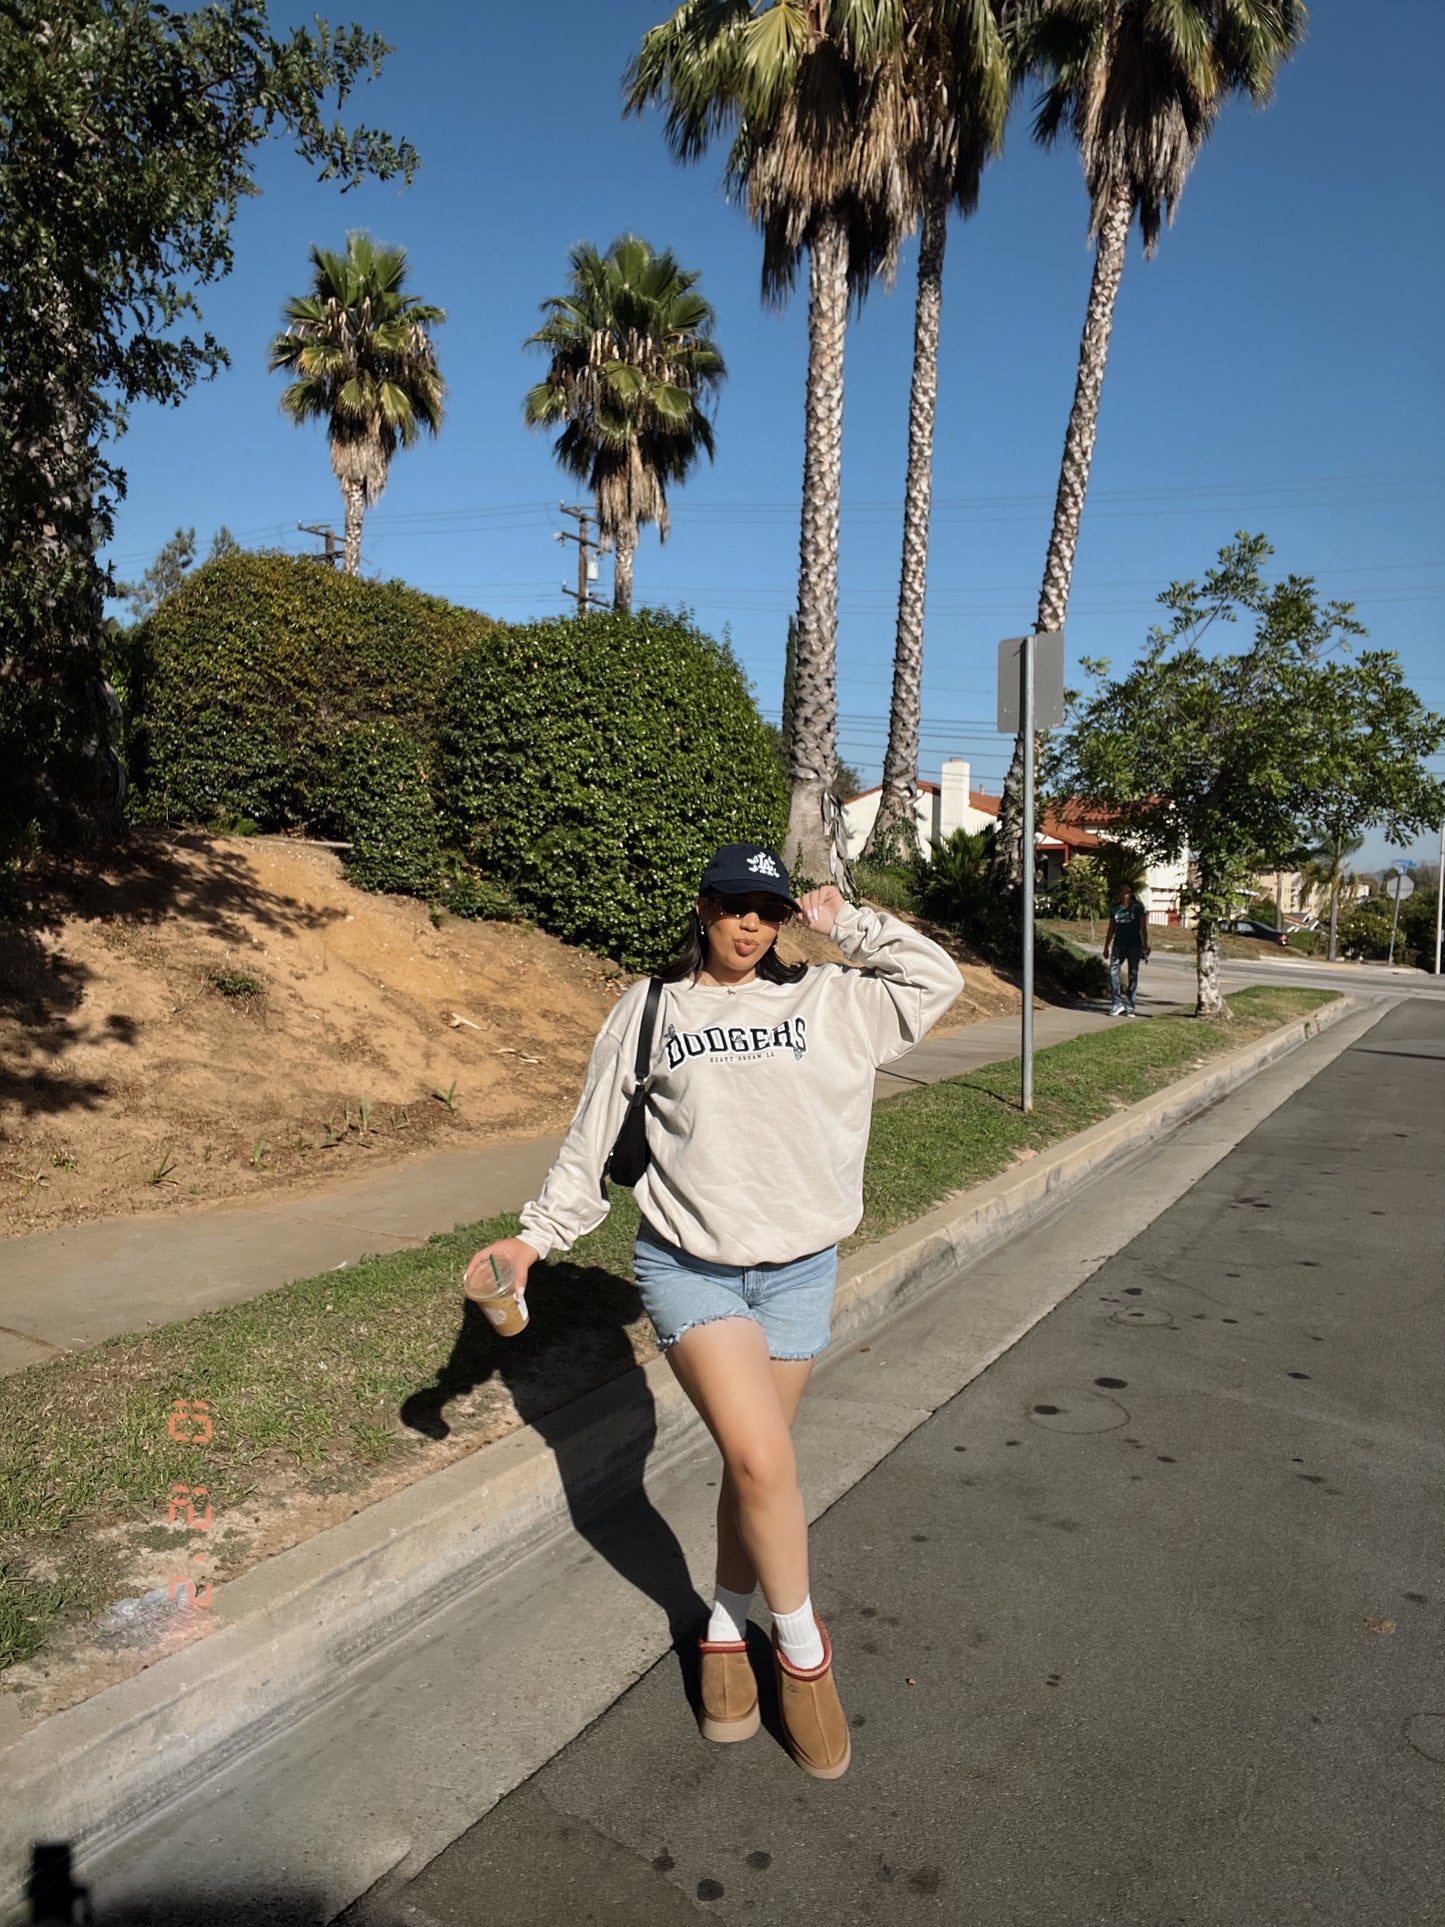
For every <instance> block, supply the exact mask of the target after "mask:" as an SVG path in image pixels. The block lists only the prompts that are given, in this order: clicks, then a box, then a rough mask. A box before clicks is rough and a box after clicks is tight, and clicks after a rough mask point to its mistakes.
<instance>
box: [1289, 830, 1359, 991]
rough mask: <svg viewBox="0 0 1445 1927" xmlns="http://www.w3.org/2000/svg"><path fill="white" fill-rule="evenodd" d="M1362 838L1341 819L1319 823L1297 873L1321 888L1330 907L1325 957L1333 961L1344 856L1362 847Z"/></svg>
mask: <svg viewBox="0 0 1445 1927" xmlns="http://www.w3.org/2000/svg"><path fill="white" fill-rule="evenodd" d="M1364 841H1365V839H1364V838H1363V837H1362V836H1356V835H1354V834H1352V832H1351V830H1350V829H1349V828H1348V827H1347V826H1346V824H1344V823H1343V822H1337V823H1324V824H1322V825H1321V826H1320V828H1319V832H1318V836H1317V839H1316V841H1315V842H1313V843H1312V844H1310V846H1309V847H1308V849H1307V850H1306V852H1305V853H1304V859H1303V861H1302V862H1301V864H1300V874H1301V876H1302V877H1303V878H1304V880H1305V882H1306V883H1307V884H1310V885H1311V886H1313V887H1315V888H1318V889H1322V890H1324V892H1325V893H1326V896H1327V898H1328V900H1329V906H1330V937H1329V951H1328V960H1329V962H1330V963H1333V962H1334V961H1335V939H1336V936H1337V934H1338V931H1339V922H1340V891H1341V890H1342V889H1343V887H1344V881H1345V876H1346V873H1347V870H1348V867H1349V866H1348V864H1347V862H1346V858H1348V857H1352V856H1354V855H1355V854H1356V853H1357V852H1358V851H1359V850H1360V849H1362V848H1363V847H1364Z"/></svg>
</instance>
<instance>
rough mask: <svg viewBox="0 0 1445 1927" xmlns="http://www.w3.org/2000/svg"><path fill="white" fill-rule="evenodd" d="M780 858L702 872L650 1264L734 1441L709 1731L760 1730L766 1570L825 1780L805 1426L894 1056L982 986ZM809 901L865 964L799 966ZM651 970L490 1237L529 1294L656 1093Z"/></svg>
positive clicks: (650, 1302) (587, 1214)
mask: <svg viewBox="0 0 1445 1927" xmlns="http://www.w3.org/2000/svg"><path fill="white" fill-rule="evenodd" d="M788 892H789V885H788V873H787V871H786V870H785V869H784V868H783V865H782V863H781V862H780V861H779V859H778V858H777V857H776V856H775V855H774V854H773V853H772V852H771V851H769V850H765V849H762V848H760V847H759V846H758V845H756V844H751V843H733V844H729V845H727V846H726V847H725V848H724V849H721V850H719V851H718V853H717V855H716V856H715V857H714V858H713V859H712V861H711V862H710V863H709V864H708V866H707V868H706V869H705V870H704V872H703V875H702V880H701V882H700V884H699V888H698V896H697V901H696V905H695V908H694V914H693V916H692V917H691V918H690V920H689V927H688V930H687V933H686V937H685V940H684V942H683V944H682V947H681V949H680V951H679V953H678V955H677V956H676V957H675V958H674V959H673V960H672V962H671V963H670V964H668V965H667V966H666V967H665V968H664V969H663V970H661V971H660V972H659V973H658V975H659V977H660V978H661V981H662V984H663V989H662V993H661V1007H660V1009H659V1010H658V1012H657V1028H656V1032H655V1035H654V1044H653V1049H652V1053H651V1070H650V1075H649V1076H648V1077H647V1078H646V1080H645V1081H646V1085H647V1137H648V1145H649V1148H650V1151H651V1162H650V1164H649V1165H648V1168H647V1170H646V1171H645V1172H644V1173H643V1174H642V1176H641V1177H640V1178H639V1179H638V1181H637V1183H636V1185H635V1187H634V1189H635V1192H636V1197H637V1202H638V1205H639V1207H640V1209H641V1213H642V1224H641V1227H640V1229H639V1231H638V1235H637V1244H636V1249H635V1253H634V1267H635V1272H636V1277H637V1284H638V1287H639V1289H640V1291H641V1293H642V1300H643V1304H644V1306H645V1307H646V1310H647V1313H648V1316H649V1318H650V1319H651V1320H652V1324H653V1327H654V1329H655V1330H656V1333H657V1340H658V1344H659V1346H660V1347H661V1348H662V1350H663V1352H664V1354H665V1355H666V1358H667V1360H668V1363H669V1364H670V1365H671V1367H672V1369H673V1371H674V1372H675V1373H676V1375H677V1378H678V1380H679V1382H680V1383H681V1385H682V1388H683V1390H684V1391H685V1392H686V1394H687V1396H688V1398H689V1399H690V1400H691V1401H692V1403H693V1405H694V1406H695V1407H696V1408H697V1410H698V1412H699V1414H700V1415H701V1417H702V1419H703V1422H704V1423H705V1424H706V1426H707V1428H708V1430H709V1431H710V1432H711V1433H712V1436H713V1438H714V1440H715V1441H716V1442H717V1446H718V1449H719V1451H720V1452H721V1453H722V1459H723V1476H722V1480H721V1483H720V1486H719V1492H718V1522H717V1523H718V1548H717V1593H716V1604H715V1606H714V1608H713V1613H712V1618H711V1620H710V1621H709V1623H708V1626H707V1630H706V1632H705V1633H704V1635H703V1637H702V1640H701V1642H700V1644H701V1654H702V1715H701V1725H702V1731H703V1733H704V1734H705V1735H706V1737H707V1738H709V1739H713V1740H724V1741H727V1740H744V1739H747V1738H748V1737H749V1736H750V1735H752V1734H753V1733H755V1732H756V1731H757V1729H758V1723H759V1722H758V1697H757V1683H756V1681H755V1679H754V1677H753V1673H752V1668H751V1664H750V1662H749V1660H748V1656H747V1646H746V1639H745V1633H746V1624H747V1616H748V1609H749V1606H750V1604H751V1601H752V1596H753V1592H754V1589H755V1588H756V1587H757V1585H758V1584H759V1583H761V1585H762V1590H763V1597H764V1598H765V1600H766V1601H767V1604H768V1607H769V1610H770V1612H771V1614H772V1620H773V1650H774V1657H775V1664H776V1669H777V1675H778V1700H779V1706H780V1710H781V1715H782V1721H783V1728H784V1733H785V1737H786V1739H787V1743H788V1748H789V1751H790V1752H791V1753H792V1756H793V1758H794V1759H795V1760H796V1761H797V1763H798V1765H799V1766H801V1767H802V1768H803V1770H804V1771H805V1772H807V1773H811V1774H813V1775H815V1776H816V1777H817V1778H820V1779H837V1778H838V1777H839V1776H840V1775H841V1774H842V1773H844V1772H845V1771H846V1770H847V1767H848V1762H849V1759H850V1757H851V1743H850V1739H849V1732H848V1723H847V1720H846V1719H845V1718H844V1715H843V1709H842V1706H841V1705H840V1703H839V1699H838V1692H837V1687H836V1685H835V1683H834V1680H833V1671H832V1650H831V1646H830V1643H829V1640H828V1635H827V1632H826V1631H825V1629H824V1627H823V1622H822V1621H821V1619H819V1618H818V1616H817V1614H816V1613H815V1612H814V1610H813V1604H812V1596H811V1591H810V1587H809V1579H808V1531H807V1516H806V1513H805V1511H804V1506H803V1495H802V1493H801V1491H800V1490H799V1486H798V1472H797V1462H796V1459H795V1457H794V1452H793V1442H792V1437H791V1433H792V1426H793V1421H794V1419H795V1417H796V1416H797V1411H798V1406H799V1403H800V1402H801V1400H802V1396H803V1392H804V1390H805V1388H806V1386H807V1383H808V1378H809V1375H810V1373H811V1372H812V1369H813V1361H814V1359H815V1358H816V1357H817V1356H818V1354H819V1353H820V1352H821V1351H822V1350H823V1349H824V1347H825V1346H826V1345H827V1343H828V1338H829V1331H830V1324H829V1321H830V1317H831V1313H832V1305H833V1291H834V1286H835V1283H836V1281H837V1273H838V1250H837V1247H838V1242H839V1240H840V1239H842V1238H845V1237H847V1235H848V1234H849V1232H851V1231H853V1230H854V1229H856V1227H857V1225H858V1222H859V1220H860V1218H861V1217H862V1215H863V1158H864V1153H865V1151H866V1149H867V1145H868V1131H869V1125H870V1122H871V1119H872V1106H873V1081H874V1072H875V1071H876V1069H877V1068H878V1066H879V1065H880V1064H885V1063H887V1062H888V1061H889V1060H890V1059H891V1058H894V1057H898V1056H901V1055H902V1053H903V1052H904V1051H907V1050H910V1049H912V1047H913V1046H914V1045H915V1044H917V1043H918V1042H919V1040H920V1039H921V1038H922V1037H923V1036H924V1034H925V1033H926V1032H927V1031H928V1030H929V1029H930V1028H931V1027H932V1026H933V1024H935V1023H936V1022H937V1020H938V1019H939V1018H940V1017H941V1016H942V1015H943V1013H944V1011H945V1010H947V1008H948V1006H949V1005H950V1004H951V1003H952V1002H953V1000H954V998H955V997H956V996H957V995H958V992H959V989H960V986H961V984H962V981H963V980H962V977H961V976H960V973H959V971H958V968H957V966H956V965H955V964H954V962H953V960H952V959H951V958H950V957H949V956H948V955H947V953H946V952H945V951H943V950H941V949H940V948H939V946H938V945H937V944H935V943H931V942H930V941H929V940H928V939H927V938H926V937H922V936H920V935H919V934H918V932H917V931H915V930H913V929H912V928H911V927H910V926H909V925H908V924H905V923H903V922H901V921H900V920H899V919H898V918H896V917H890V916H885V915H882V914H880V913H878V912H876V911H873V910H869V909H865V908H863V907H861V906H859V905H856V904H850V903H847V902H846V901H845V900H844V898H843V897H842V896H841V895H840V893H839V892H838V891H837V890H835V889H833V888H831V887H828V888H825V889H821V890H810V891H808V892H807V894H806V895H805V896H803V897H802V898H801V899H799V900H798V901H796V902H795V901H794V899H793V898H792V897H791V896H790V895H789V893H788ZM794 916H797V917H799V918H800V919H801V920H802V921H803V922H804V923H805V924H806V925H807V927H808V928H810V929H812V930H816V931H818V932H819V933H820V934H821V935H823V936H831V937H832V939H833V941H834V942H835V943H836V944H837V945H838V947H839V949H840V950H841V951H842V952H843V954H844V956H845V957H846V958H847V959H848V960H849V962H850V963H852V964H856V965H859V966H861V968H857V969H849V968H846V967H845V966H843V965H838V964H822V965H814V966H809V965H807V964H801V963H799V964H787V963H784V962H783V961H782V959H781V958H780V957H779V956H778V955H777V952H776V949H775V945H776V942H777V935H778V931H779V930H780V929H781V928H782V927H783V925H784V924H786V923H787V922H789V921H790V919H791V918H792V917H794ZM647 991H648V984H647V982H646V981H643V982H639V983H637V984H634V985H633V986H632V988H631V989H630V990H628V991H627V992H626V993H625V994H624V995H623V996H622V997H621V998H620V999H619V1000H618V1003H617V1005H616V1008H615V1009H614V1010H613V1012H612V1014H611V1016H610V1017H609V1018H608V1020H607V1022H606V1023H605V1024H604V1025H603V1027H602V1032H601V1034H600V1036H599V1037H598V1039H597V1043H596V1046H595V1048H594V1049H593V1053H592V1060H591V1063H590V1065H589V1067H588V1071H587V1080H586V1084H585V1087H584V1089H583V1092H582V1100H581V1103H580V1104H579V1105H578V1107H577V1113H576V1116H575V1117H574V1118H573V1120H572V1125H571V1128H570V1129H569V1131H568V1133H567V1137H566V1140H565V1141H564V1143H563V1145H562V1149H561V1151H560V1152H559V1154H558V1157H557V1162H556V1163H555V1164H554V1165H553V1167H552V1169H551V1171H550V1173H549V1174H548V1176H547V1180H546V1182H545V1184H544V1185H543V1187H542V1192H541V1195H540V1197H539V1198H537V1199H536V1201H535V1202H533V1203H531V1204H529V1205H527V1206H526V1207H525V1208H524V1209H523V1211H522V1226H521V1235H520V1236H519V1237H516V1238H504V1239H502V1240H501V1241H500V1242H499V1243H497V1244H494V1245H489V1246H488V1247H487V1248H486V1250H485V1251H480V1252H478V1253H477V1254H476V1256H475V1257H474V1258H473V1259H472V1261H471V1263H470V1265H469V1266H468V1268H467V1281H468V1289H469V1290H470V1289H471V1286H472V1281H473V1278H474V1277H475V1276H476V1274H477V1271H478V1269H479V1267H480V1268H485V1261H486V1259H487V1258H488V1257H489V1256H490V1255H495V1256H497V1257H498V1258H501V1257H506V1258H508V1259H509V1260H510V1261H511V1264H512V1266H513V1268H514V1271H515V1274H516V1279H517V1289H518V1291H519V1292H520V1291H522V1290H524V1289H525V1286H526V1279H527V1271H528V1269H529V1267H530V1266H531V1265H532V1264H534V1263H535V1262H536V1260H537V1259H538V1258H539V1257H543V1258H545V1257H546V1256H547V1255H548V1253H549V1252H553V1251H565V1250H567V1249H568V1248H569V1247H570V1246H571V1245H572V1244H573V1243H574V1242H575V1241H576V1240H577V1239H578V1238H580V1237H581V1236H583V1234H584V1233H586V1232H588V1231H591V1230H593V1229H594V1228H595V1227H596V1226H597V1225H599V1224H600V1223H601V1222H602V1220H603V1218H604V1217H605V1216H606V1215H607V1209H608V1206H607V1199H606V1193H605V1189H604V1187H603V1184H602V1173H603V1169H604V1167H605V1165H606V1163H607V1159H608V1156H609V1154H610V1152H611V1149H612V1146H613V1142H614V1140H615V1139H616V1136H617V1132H618V1129H619V1127H620V1125H621V1123H622V1119H623V1116H624V1114H625V1112H626V1110H627V1106H628V1101H629V1099H630V1098H631V1096H632V1093H633V1091H634V1090H635V1089H636V1087H637V1081H638V1080H637V1074H636V1069H635V1065H636V1059H637V1046H638V1038H639V1032H640V1030H641V1026H642V1019H643V1006H644V1003H645V1001H646V997H647Z"/></svg>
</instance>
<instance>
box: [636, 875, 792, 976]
mask: <svg viewBox="0 0 1445 1927" xmlns="http://www.w3.org/2000/svg"><path fill="white" fill-rule="evenodd" d="M717 894H718V893H717V891H716V890H708V891H706V892H705V895H706V896H707V897H708V898H710V899H712V900H713V901H716V900H717ZM706 962H707V935H706V932H705V931H704V930H703V927H702V918H701V917H700V916H699V915H698V914H697V912H696V910H693V911H690V912H689V913H688V919H687V923H686V924H685V925H684V927H683V932H682V940H681V942H680V943H679V944H678V947H677V950H676V952H675V953H674V955H673V956H672V957H670V958H669V959H668V961H667V962H666V963H665V964H664V965H663V966H662V968H661V970H656V971H654V972H653V975H654V976H655V977H660V978H661V979H662V981H663V982H664V983H665V984H679V983H682V982H684V981H685V980H686V979H688V978H691V977H695V976H696V975H697V973H698V971H699V970H701V969H702V967H703V965H704V964H705V963H706ZM757 970H758V975H759V976H760V977H761V978H762V979H763V981H764V983H769V984H795V983H797V982H798V980H799V979H800V978H802V977H806V976H807V974H808V966H807V965H806V964H805V963H795V964H790V963H784V962H783V960H782V958H781V957H780V956H779V955H778V945H777V939H776V938H774V940H773V941H772V943H770V944H769V945H768V947H767V949H766V950H765V951H764V952H763V954H762V956H761V957H759V958H758V964H757Z"/></svg>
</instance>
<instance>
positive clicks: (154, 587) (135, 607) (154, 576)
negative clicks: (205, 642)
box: [115, 529, 196, 622]
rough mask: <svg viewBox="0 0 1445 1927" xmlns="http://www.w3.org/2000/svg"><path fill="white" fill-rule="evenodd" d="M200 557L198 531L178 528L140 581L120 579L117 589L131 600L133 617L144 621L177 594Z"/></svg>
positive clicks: (125, 597)
mask: <svg viewBox="0 0 1445 1927" xmlns="http://www.w3.org/2000/svg"><path fill="white" fill-rule="evenodd" d="M195 559H196V531H195V530H194V529H177V530H176V532H175V534H174V535H173V536H172V537H171V539H170V541H169V542H167V543H166V544H165V545H164V546H163V547H162V549H161V552H160V554H159V555H158V556H157V557H156V559H155V561H154V562H152V563H151V565H150V567H149V568H148V569H147V570H146V572H145V574H144V575H143V576H142V577H141V578H140V580H139V582H117V583H116V585H115V592H116V594H117V595H118V596H120V597H122V598H123V599H124V600H125V601H126V602H128V603H129V604H130V613H131V620H132V621H133V622H144V621H145V619H146V617H147V616H148V615H150V614H151V613H152V612H153V611H154V610H155V609H156V608H157V607H158V606H159V605H160V604H161V603H162V602H164V601H165V599H166V597H167V596H168V595H174V594H175V592H176V590H177V589H179V588H180V586H181V584H182V583H183V582H184V581H185V579H186V571H187V570H188V569H189V568H190V566H191V564H192V563H193V562H194V561H195Z"/></svg>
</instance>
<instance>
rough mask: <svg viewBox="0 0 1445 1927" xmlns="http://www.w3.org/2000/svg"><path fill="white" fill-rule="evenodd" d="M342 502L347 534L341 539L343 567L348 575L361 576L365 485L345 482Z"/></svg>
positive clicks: (342, 485)
mask: <svg viewBox="0 0 1445 1927" xmlns="http://www.w3.org/2000/svg"><path fill="white" fill-rule="evenodd" d="M341 500H342V503H343V504H344V506H345V510H346V525H345V533H344V534H343V536H342V538H341V566H342V568H343V569H344V570H345V571H346V573H347V574H348V575H359V574H360V573H361V522H362V517H363V516H364V515H365V514H366V487H365V484H364V483H362V482H352V481H347V482H343V483H342V484H341Z"/></svg>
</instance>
